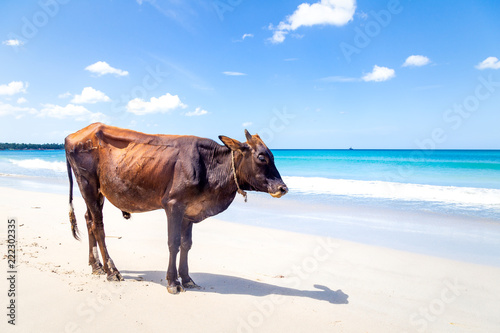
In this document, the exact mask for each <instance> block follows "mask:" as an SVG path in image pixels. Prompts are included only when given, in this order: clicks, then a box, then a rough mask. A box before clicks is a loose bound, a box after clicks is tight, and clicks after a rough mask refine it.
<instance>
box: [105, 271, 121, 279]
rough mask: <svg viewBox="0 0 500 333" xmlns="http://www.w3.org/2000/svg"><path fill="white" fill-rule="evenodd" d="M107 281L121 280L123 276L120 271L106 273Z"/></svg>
mask: <svg viewBox="0 0 500 333" xmlns="http://www.w3.org/2000/svg"><path fill="white" fill-rule="evenodd" d="M108 281H123V277H122V275H121V274H120V272H118V271H115V272H113V273H111V274H109V275H108Z"/></svg>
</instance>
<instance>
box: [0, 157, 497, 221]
mask: <svg viewBox="0 0 500 333" xmlns="http://www.w3.org/2000/svg"><path fill="white" fill-rule="evenodd" d="M273 153H274V156H275V161H276V165H277V167H278V170H279V171H280V173H281V175H282V177H283V179H284V180H285V182H286V183H287V185H288V186H289V188H290V194H289V197H293V198H295V199H299V200H306V201H307V200H309V201H311V200H312V201H315V202H321V203H323V204H329V203H340V202H350V203H356V202H360V203H367V204H372V205H382V206H384V205H389V206H391V207H394V206H398V205H402V206H403V207H405V209H407V208H412V209H424V210H429V209H431V210H433V209H434V210H438V211H439V210H443V211H446V212H448V213H450V212H455V213H459V214H470V215H473V216H476V215H477V216H480V217H488V218H494V219H498V220H500V150H429V151H424V150H273ZM0 176H2V177H1V178H2V180H1V181H0V185H2V184H3V185H9V184H10V185H12V184H17V185H19V184H21V185H22V186H27V187H30V186H31V187H34V188H39V187H40V186H39V185H37V183H40V182H41V183H44V184H45V185H44V186H43V187H42V189H45V190H50V191H56V192H61V193H62V192H64V193H65V192H66V191H67V174H66V164H65V155H64V151H62V150H49V151H36V150H35V151H0Z"/></svg>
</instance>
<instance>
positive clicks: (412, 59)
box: [403, 55, 431, 67]
mask: <svg viewBox="0 0 500 333" xmlns="http://www.w3.org/2000/svg"><path fill="white" fill-rule="evenodd" d="M430 62H431V60H430V59H429V58H427V57H426V56H423V55H411V56H409V57H408V58H406V60H405V63H404V64H403V67H407V66H416V67H420V66H425V65H427V64H430Z"/></svg>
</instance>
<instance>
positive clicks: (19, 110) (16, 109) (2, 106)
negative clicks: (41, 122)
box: [0, 102, 36, 118]
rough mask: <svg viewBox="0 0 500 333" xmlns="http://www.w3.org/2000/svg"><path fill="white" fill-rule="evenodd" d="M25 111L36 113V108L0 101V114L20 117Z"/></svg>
mask: <svg viewBox="0 0 500 333" xmlns="http://www.w3.org/2000/svg"><path fill="white" fill-rule="evenodd" d="M26 113H36V110H35V109H34V108H28V107H20V106H14V105H11V104H6V103H2V102H0V116H8V115H14V116H16V118H21V117H22V116H24V115H25V114H26Z"/></svg>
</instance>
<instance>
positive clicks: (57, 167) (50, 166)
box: [9, 158, 67, 172]
mask: <svg viewBox="0 0 500 333" xmlns="http://www.w3.org/2000/svg"><path fill="white" fill-rule="evenodd" d="M9 162H10V163H12V164H14V165H16V166H18V167H21V168H25V169H31V170H40V169H43V170H52V171H56V172H66V170H67V169H66V162H59V161H54V162H49V161H44V160H42V159H39V158H34V159H28V160H13V159H9Z"/></svg>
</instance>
